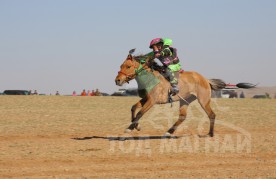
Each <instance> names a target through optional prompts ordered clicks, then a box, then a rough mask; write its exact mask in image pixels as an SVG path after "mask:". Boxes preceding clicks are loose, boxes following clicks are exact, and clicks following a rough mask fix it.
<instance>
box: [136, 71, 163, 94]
mask: <svg viewBox="0 0 276 179" xmlns="http://www.w3.org/2000/svg"><path fill="white" fill-rule="evenodd" d="M135 80H136V81H137V83H138V94H139V96H140V97H141V98H144V97H145V96H146V95H147V94H148V93H149V92H150V91H151V90H152V89H153V88H154V87H155V86H156V85H157V84H158V83H160V80H159V79H158V78H157V77H156V76H154V74H153V73H151V72H148V71H147V70H143V71H141V73H139V75H137V76H136V78H135Z"/></svg>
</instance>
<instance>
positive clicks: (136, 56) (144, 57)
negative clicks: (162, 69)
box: [133, 54, 149, 62]
mask: <svg viewBox="0 0 276 179" xmlns="http://www.w3.org/2000/svg"><path fill="white" fill-rule="evenodd" d="M133 59H134V60H136V61H138V62H140V61H141V60H145V61H148V60H149V57H148V56H147V55H145V54H139V55H135V56H133Z"/></svg>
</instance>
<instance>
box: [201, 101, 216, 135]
mask: <svg viewBox="0 0 276 179" xmlns="http://www.w3.org/2000/svg"><path fill="white" fill-rule="evenodd" d="M198 102H199V104H200V105H201V107H202V108H203V109H204V111H205V112H206V113H207V115H208V117H209V120H210V130H209V133H208V135H209V136H211V137H213V136H214V125H215V118H216V114H215V113H214V112H213V110H212V108H211V106H210V102H211V99H208V100H204V99H201V98H198Z"/></svg>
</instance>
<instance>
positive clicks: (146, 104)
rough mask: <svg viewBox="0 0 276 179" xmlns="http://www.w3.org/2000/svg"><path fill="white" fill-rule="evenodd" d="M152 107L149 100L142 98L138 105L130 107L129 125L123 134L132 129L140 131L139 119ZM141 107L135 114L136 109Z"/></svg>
mask: <svg viewBox="0 0 276 179" xmlns="http://www.w3.org/2000/svg"><path fill="white" fill-rule="evenodd" d="M153 105H154V102H153V101H152V100H151V99H146V98H143V99H141V100H140V101H139V102H138V103H136V104H135V105H133V106H132V108H131V124H130V125H129V127H128V128H127V129H126V130H125V132H130V131H132V130H133V129H135V128H136V129H137V130H138V131H139V130H140V127H139V123H138V121H139V119H140V118H141V117H142V116H143V115H144V114H145V113H146V112H147V111H148V110H149V109H150V108H151V107H152V106H153ZM140 107H142V109H141V110H140V111H139V112H138V113H137V114H136V112H137V109H138V108H140Z"/></svg>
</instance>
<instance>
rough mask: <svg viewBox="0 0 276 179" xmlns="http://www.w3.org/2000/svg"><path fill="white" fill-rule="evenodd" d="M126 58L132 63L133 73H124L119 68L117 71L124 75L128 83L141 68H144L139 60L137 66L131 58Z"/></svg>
mask: <svg viewBox="0 0 276 179" xmlns="http://www.w3.org/2000/svg"><path fill="white" fill-rule="evenodd" d="M127 60H130V61H131V63H132V66H134V73H130V74H126V73H125V72H123V71H122V70H120V71H119V72H118V74H122V75H125V76H126V82H127V83H129V81H130V80H132V79H133V78H135V76H136V75H137V74H139V73H140V72H141V71H142V70H144V64H141V62H140V63H139V65H138V66H137V65H135V64H134V63H133V60H132V59H127Z"/></svg>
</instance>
